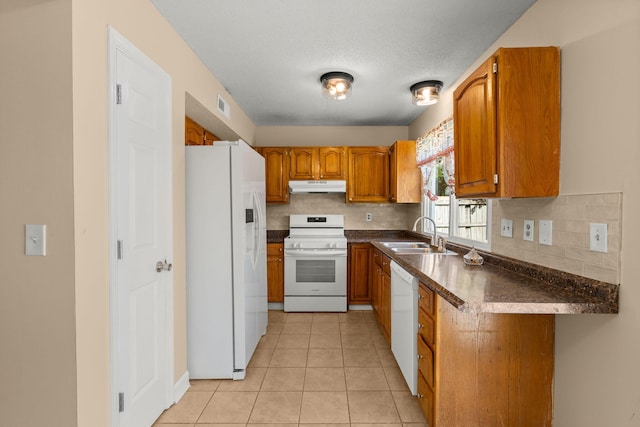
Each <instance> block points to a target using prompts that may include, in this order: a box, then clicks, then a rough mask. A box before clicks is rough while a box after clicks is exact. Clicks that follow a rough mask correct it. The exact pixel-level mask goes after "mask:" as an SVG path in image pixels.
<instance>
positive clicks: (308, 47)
mask: <svg viewBox="0 0 640 427" xmlns="http://www.w3.org/2000/svg"><path fill="white" fill-rule="evenodd" d="M152 1H153V3H154V4H155V5H156V7H157V8H158V9H159V10H160V12H161V13H162V14H163V15H164V16H165V17H166V19H167V20H168V21H169V22H170V23H171V25H172V26H173V27H174V28H175V29H176V30H177V32H178V33H179V34H180V35H181V36H182V37H183V38H184V40H185V41H186V42H187V43H188V44H189V46H191V48H192V49H193V51H194V52H195V53H196V54H197V55H198V56H199V57H200V58H201V59H202V61H203V63H204V64H205V65H206V66H207V67H208V68H209V70H210V71H211V73H212V74H213V75H214V76H216V78H217V79H218V80H219V81H220V82H221V83H222V85H224V87H225V88H226V89H227V90H228V91H229V93H231V96H232V97H233V99H234V100H235V101H236V102H237V103H238V104H239V105H240V107H241V108H242V109H243V110H244V111H245V113H247V115H248V116H249V117H250V118H251V119H252V120H253V122H254V123H255V124H256V125H259V126H293V125H333V126H340V125H344V126H349V125H357V126H374V125H380V126H383V125H384V126H391V125H397V126H405V125H408V124H409V123H411V122H412V121H413V120H414V119H415V118H416V117H417V116H418V115H419V114H421V113H422V112H423V111H424V109H425V108H428V107H416V106H414V105H413V104H412V103H411V98H410V93H409V87H410V86H411V85H412V84H413V83H416V82H419V81H422V80H432V79H436V80H442V81H443V82H444V88H445V89H446V88H447V87H449V85H451V84H452V83H453V82H454V81H455V80H456V79H457V78H458V77H459V76H460V75H461V74H462V73H463V72H464V71H465V70H466V69H468V68H469V66H470V65H471V64H472V63H473V62H474V61H475V60H476V59H477V58H478V57H479V56H480V55H481V54H482V53H483V52H484V51H485V50H486V49H487V48H488V47H489V46H490V45H491V44H492V43H493V42H494V41H495V40H496V39H497V38H498V37H499V36H500V35H501V34H502V33H503V32H504V31H505V30H506V29H507V28H509V27H510V26H511V25H512V24H513V23H514V22H515V21H516V20H517V19H518V18H519V17H520V16H521V15H522V14H523V13H524V12H525V11H526V10H527V9H528V8H529V7H530V6H531V5H532V4H533V3H534V0H324V1H319V0H182V1H178V0H152ZM328 71H346V72H348V73H351V74H352V75H353V76H354V83H353V93H352V95H351V97H349V98H348V99H346V100H343V101H332V100H328V99H325V98H323V97H322V96H321V94H320V82H319V78H320V75H322V74H323V73H325V72H328Z"/></svg>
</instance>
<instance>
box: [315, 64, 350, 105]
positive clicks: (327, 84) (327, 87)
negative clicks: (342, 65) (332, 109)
mask: <svg viewBox="0 0 640 427" xmlns="http://www.w3.org/2000/svg"><path fill="white" fill-rule="evenodd" d="M320 82H321V83H322V95H324V96H325V97H326V98H329V99H335V100H341V99H346V98H348V97H349V95H351V83H353V76H352V75H351V74H349V73H344V72H342V71H332V72H330V73H325V74H323V75H322V76H321V77H320Z"/></svg>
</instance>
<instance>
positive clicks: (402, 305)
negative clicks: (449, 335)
mask: <svg viewBox="0 0 640 427" xmlns="http://www.w3.org/2000/svg"><path fill="white" fill-rule="evenodd" d="M417 335H418V279H416V278H415V277H413V276H412V275H411V273H409V272H408V271H407V270H405V269H404V268H402V267H400V266H399V265H398V264H397V263H395V262H394V261H391V351H392V352H393V355H394V356H395V358H396V361H397V362H398V366H400V370H401V371H402V375H403V376H404V379H405V381H406V382H407V385H408V386H409V390H411V394H413V395H415V394H416V393H417V391H418V390H417V389H418V358H417V354H418V349H417V346H418V344H417Z"/></svg>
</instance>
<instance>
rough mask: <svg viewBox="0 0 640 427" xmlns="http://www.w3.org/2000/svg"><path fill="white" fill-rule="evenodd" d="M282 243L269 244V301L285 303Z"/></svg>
mask: <svg viewBox="0 0 640 427" xmlns="http://www.w3.org/2000/svg"><path fill="white" fill-rule="evenodd" d="M283 246H284V245H283V244H282V243H267V301H269V302H284V258H283V252H282V251H283Z"/></svg>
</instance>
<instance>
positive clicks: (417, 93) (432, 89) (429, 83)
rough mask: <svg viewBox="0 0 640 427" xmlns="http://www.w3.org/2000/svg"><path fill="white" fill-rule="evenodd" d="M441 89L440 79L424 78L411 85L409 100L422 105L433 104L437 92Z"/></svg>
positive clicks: (436, 99) (436, 97) (436, 100)
mask: <svg viewBox="0 0 640 427" xmlns="http://www.w3.org/2000/svg"><path fill="white" fill-rule="evenodd" d="M440 89H442V82H441V81H440V80H426V81H424V82H419V83H416V84H414V85H412V86H411V88H410V89H409V90H410V91H411V102H413V103H414V104H415V105H418V106H420V107H423V106H425V105H433V104H435V103H436V102H438V94H439V93H440Z"/></svg>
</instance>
